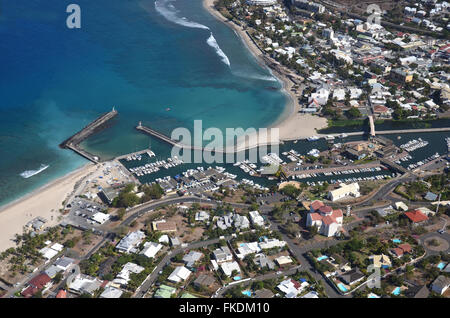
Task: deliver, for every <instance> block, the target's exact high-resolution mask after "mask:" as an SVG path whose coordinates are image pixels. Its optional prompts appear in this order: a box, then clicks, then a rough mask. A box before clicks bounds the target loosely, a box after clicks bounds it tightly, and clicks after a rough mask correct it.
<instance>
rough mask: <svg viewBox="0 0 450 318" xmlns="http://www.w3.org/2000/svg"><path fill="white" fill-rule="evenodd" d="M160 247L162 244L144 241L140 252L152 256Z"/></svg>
mask: <svg viewBox="0 0 450 318" xmlns="http://www.w3.org/2000/svg"><path fill="white" fill-rule="evenodd" d="M162 247H163V246H162V245H161V244H158V243H155V242H145V243H144V248H143V249H142V251H141V254H143V255H145V256H147V257H148V258H154V257H155V256H156V254H157V253H158V252H159V251H160V250H161V249H162Z"/></svg>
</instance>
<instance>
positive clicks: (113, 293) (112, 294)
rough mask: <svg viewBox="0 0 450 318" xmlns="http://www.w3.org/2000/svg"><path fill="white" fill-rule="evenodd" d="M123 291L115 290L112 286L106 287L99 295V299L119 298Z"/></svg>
mask: <svg viewBox="0 0 450 318" xmlns="http://www.w3.org/2000/svg"><path fill="white" fill-rule="evenodd" d="M122 294H123V291H121V290H120V289H117V288H115V287H112V286H108V287H106V288H105V290H104V291H103V293H102V294H101V295H100V298H120V296H122Z"/></svg>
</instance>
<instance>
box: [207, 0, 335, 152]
mask: <svg viewBox="0 0 450 318" xmlns="http://www.w3.org/2000/svg"><path fill="white" fill-rule="evenodd" d="M214 2H215V0H203V6H204V8H205V9H206V10H207V11H208V12H209V13H210V14H211V15H213V16H214V17H216V18H217V19H218V20H219V21H222V22H223V23H225V24H226V25H228V26H229V27H231V28H232V29H233V30H235V31H236V33H237V34H238V35H239V37H240V38H241V40H242V41H243V43H244V44H245V45H246V47H247V48H248V49H249V51H250V52H251V53H252V54H253V55H254V56H255V58H256V59H257V61H258V62H259V63H260V64H261V65H262V66H264V67H268V65H267V62H266V60H270V63H273V64H276V66H277V67H276V68H273V67H269V69H271V71H272V73H273V75H274V76H276V77H277V78H278V79H279V80H280V81H281V82H282V84H283V90H284V92H285V93H286V95H287V96H288V98H289V102H288V105H287V106H286V107H285V110H284V111H283V113H282V114H281V115H280V117H279V118H278V119H277V120H276V121H275V122H274V123H273V124H272V125H271V126H270V127H269V128H278V129H279V139H280V140H281V141H288V140H296V139H304V138H307V137H309V136H313V135H319V134H318V133H317V130H319V129H322V128H325V127H327V120H326V119H325V118H323V117H319V116H314V115H310V114H302V113H300V112H299V111H300V109H301V105H300V104H299V102H298V98H297V96H296V95H295V93H294V92H293V87H294V86H295V84H294V83H293V82H292V81H291V80H290V79H289V78H288V77H287V75H286V74H289V75H290V76H292V77H294V78H297V79H298V80H299V82H300V79H299V76H297V75H296V74H293V73H291V72H289V70H288V69H286V68H285V67H284V66H282V65H280V64H279V63H278V62H276V61H275V60H273V59H270V58H269V57H267V56H265V55H264V53H263V52H262V51H261V50H260V49H259V48H258V46H257V45H256V44H255V43H254V42H253V40H252V39H251V38H250V37H249V35H248V34H247V32H246V31H245V30H244V29H243V28H242V27H241V26H239V25H237V24H235V23H234V22H231V21H228V20H227V19H226V18H225V17H224V16H222V15H221V14H220V12H218V11H217V10H216V9H215V8H214ZM258 139H261V138H257V137H256V136H253V137H251V138H250V140H249V141H248V142H247V143H246V144H245V143H243V142H241V143H240V144H238V148H237V149H238V150H240V149H243V148H245V147H250V148H251V147H254V146H256V142H257V140H258ZM269 139H270V138H269ZM262 144H263V143H262V142H261V141H259V142H258V145H262Z"/></svg>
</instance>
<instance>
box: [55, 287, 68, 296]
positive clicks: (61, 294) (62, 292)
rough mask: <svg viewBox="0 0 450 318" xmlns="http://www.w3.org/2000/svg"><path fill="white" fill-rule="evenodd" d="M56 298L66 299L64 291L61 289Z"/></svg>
mask: <svg viewBox="0 0 450 318" xmlns="http://www.w3.org/2000/svg"><path fill="white" fill-rule="evenodd" d="M56 298H67V292H66V291H65V290H64V289H61V290H60V291H59V292H58V294H57V295H56Z"/></svg>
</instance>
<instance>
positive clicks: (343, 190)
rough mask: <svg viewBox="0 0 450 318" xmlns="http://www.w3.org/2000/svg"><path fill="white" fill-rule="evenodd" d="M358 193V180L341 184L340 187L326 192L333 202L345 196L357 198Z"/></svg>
mask: <svg viewBox="0 0 450 318" xmlns="http://www.w3.org/2000/svg"><path fill="white" fill-rule="evenodd" d="M360 195H361V194H360V193H359V184H358V182H354V183H351V184H341V185H340V187H339V188H337V189H336V190H332V191H330V192H328V198H329V199H330V200H331V201H333V202H334V201H337V200H340V199H343V198H346V197H354V198H357V197H359V196H360Z"/></svg>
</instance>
